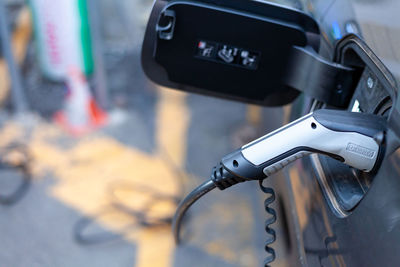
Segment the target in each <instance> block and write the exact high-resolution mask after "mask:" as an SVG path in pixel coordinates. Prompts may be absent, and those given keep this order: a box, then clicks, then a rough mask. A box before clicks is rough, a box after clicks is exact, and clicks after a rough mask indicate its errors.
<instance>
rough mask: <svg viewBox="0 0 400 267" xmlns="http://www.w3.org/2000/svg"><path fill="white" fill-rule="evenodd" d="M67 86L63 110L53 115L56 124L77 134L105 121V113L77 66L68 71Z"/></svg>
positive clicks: (98, 125)
mask: <svg viewBox="0 0 400 267" xmlns="http://www.w3.org/2000/svg"><path fill="white" fill-rule="evenodd" d="M67 88H68V93H67V96H66V99H65V103H64V107H63V110H61V111H59V112H57V113H56V114H55V115H54V121H55V122H56V123H57V124H59V125H60V126H61V127H62V128H64V129H65V130H66V131H67V132H69V133H70V134H72V135H75V136H78V135H82V134H85V133H88V132H90V131H92V130H94V129H96V128H98V127H100V126H102V125H104V124H105V123H106V121H107V114H106V113H105V112H104V111H103V110H102V109H101V108H100V107H99V106H98V105H97V103H96V101H95V100H94V98H93V96H92V94H91V92H90V88H89V84H88V82H87V80H86V78H85V76H84V75H83V73H82V72H81V71H80V70H79V69H78V68H71V69H70V70H69V71H68V79H67Z"/></svg>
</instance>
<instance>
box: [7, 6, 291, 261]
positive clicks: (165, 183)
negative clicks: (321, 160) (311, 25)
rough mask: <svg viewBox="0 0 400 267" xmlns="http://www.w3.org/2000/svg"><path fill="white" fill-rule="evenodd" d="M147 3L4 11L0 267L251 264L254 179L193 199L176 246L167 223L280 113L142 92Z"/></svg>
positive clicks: (258, 247)
mask: <svg viewBox="0 0 400 267" xmlns="http://www.w3.org/2000/svg"><path fill="white" fill-rule="evenodd" d="M152 2H153V1H152V0H134V1H132V0H118V1H113V0H86V1H85V0H73V1H71V0H57V1H54V0H31V1H27V2H26V1H22V0H7V1H0V3H1V9H0V24H1V29H2V31H1V35H0V40H1V46H0V47H1V53H0V106H1V110H0V157H1V164H0V236H1V242H0V266H138V267H139V266H259V265H261V263H262V260H263V258H264V256H265V255H264V253H265V252H264V250H263V244H264V239H265V235H264V230H263V225H264V219H265V216H266V215H265V211H264V210H263V200H264V198H265V197H264V195H263V193H262V192H261V191H260V190H259V189H258V184H257V183H246V184H243V185H241V186H238V187H237V188H233V189H232V190H229V192H222V193H221V192H218V193H216V192H215V193H211V194H209V196H208V197H207V198H204V199H202V200H201V201H199V203H197V204H196V205H195V206H194V207H193V208H192V210H191V211H190V213H189V214H188V217H187V219H186V220H185V223H184V226H183V232H182V233H183V240H184V242H183V244H182V245H181V246H180V247H179V248H176V247H175V244H174V242H173V238H172V234H171V225H170V221H171V218H172V216H173V213H174V211H175V209H176V206H177V203H178V201H179V200H180V199H181V197H182V196H183V195H185V194H187V193H188V192H189V191H191V190H192V189H193V188H194V187H195V186H197V185H198V184H200V183H202V182H203V181H205V180H208V179H209V175H210V173H211V169H212V167H213V166H214V165H215V164H217V163H218V162H219V160H220V159H221V157H222V156H224V155H226V154H227V153H229V152H231V151H232V150H234V149H235V148H237V147H238V146H241V145H243V144H245V143H247V142H248V141H250V140H252V139H254V138H256V137H258V136H260V135H263V134H265V133H266V132H267V131H269V130H272V129H274V128H276V127H279V126H280V125H281V121H282V119H283V117H284V116H285V115H284V112H283V110H282V109H281V108H276V109H274V108H270V109H265V108H259V107H254V106H248V105H244V104H240V103H234V102H229V101H224V100H220V99H214V98H208V97H204V96H198V95H188V94H184V93H181V92H177V91H173V90H170V89H164V88H159V87H157V86H156V85H155V84H153V83H151V82H150V81H149V80H148V79H147V78H146V77H145V76H144V73H143V72H142V69H141V66H140V52H141V43H142V39H143V34H144V31H145V27H146V23H147V19H148V16H149V14H150V11H151V6H152ZM269 118H273V120H271V119H269ZM267 122H268V123H267ZM277 231H279V229H277ZM278 234H279V233H278ZM278 246H279V245H278ZM280 256H283V255H280ZM278 264H279V261H278Z"/></svg>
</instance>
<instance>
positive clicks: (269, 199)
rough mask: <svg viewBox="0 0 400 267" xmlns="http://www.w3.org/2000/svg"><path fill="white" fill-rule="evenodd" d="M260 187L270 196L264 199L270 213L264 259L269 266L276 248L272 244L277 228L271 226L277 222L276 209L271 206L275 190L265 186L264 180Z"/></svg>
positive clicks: (266, 226)
mask: <svg viewBox="0 0 400 267" xmlns="http://www.w3.org/2000/svg"><path fill="white" fill-rule="evenodd" d="M259 185H260V189H261V191H263V192H264V193H266V194H269V195H270V196H269V197H267V198H266V199H265V200H264V208H265V211H266V212H267V214H268V215H270V216H269V217H268V218H267V220H266V221H265V232H267V234H268V238H267V240H266V241H265V244H264V249H265V251H266V252H267V253H268V256H267V257H266V258H265V259H264V266H265V267H268V266H270V265H269V264H270V263H271V262H273V261H274V260H275V257H276V255H275V250H274V249H273V248H272V247H271V244H272V243H274V242H275V240H276V233H275V230H274V229H272V228H271V226H270V225H271V224H273V223H275V222H276V211H275V210H274V209H273V208H271V207H270V205H271V204H272V203H273V202H274V201H275V191H274V189H272V188H270V187H265V186H263V180H260V181H259Z"/></svg>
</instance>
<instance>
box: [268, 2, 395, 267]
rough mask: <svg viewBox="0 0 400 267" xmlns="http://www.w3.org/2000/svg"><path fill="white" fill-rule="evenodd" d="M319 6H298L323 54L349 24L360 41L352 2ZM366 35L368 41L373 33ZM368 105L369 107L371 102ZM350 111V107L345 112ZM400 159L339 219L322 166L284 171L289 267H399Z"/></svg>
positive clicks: (301, 108) (280, 189)
mask: <svg viewBox="0 0 400 267" xmlns="http://www.w3.org/2000/svg"><path fill="white" fill-rule="evenodd" d="M321 2H323V1H304V2H302V3H303V6H304V7H305V8H308V11H309V12H310V13H311V14H312V15H313V16H314V18H316V19H317V21H318V22H319V23H320V26H321V31H322V32H323V36H324V44H323V46H322V47H323V51H321V53H322V54H324V55H325V56H326V57H331V58H332V57H333V54H334V49H333V47H334V46H335V43H336V41H337V40H338V39H340V38H341V37H342V35H343V34H346V33H347V32H346V27H348V23H349V22H351V23H352V25H353V27H352V28H353V29H355V30H356V31H358V34H360V36H362V35H361V30H362V24H361V25H360V24H358V22H357V18H356V16H355V11H354V10H353V5H352V3H351V2H349V1H332V3H331V4H330V5H327V4H326V3H325V5H324V4H321ZM326 2H328V1H326ZM360 2H361V1H360ZM354 25H356V26H354ZM369 27H371V26H369ZM376 27H377V26H376ZM338 29H339V30H338ZM347 30H348V29H347ZM339 33H340V34H339ZM369 34H370V35H371V32H369ZM363 39H364V40H365V41H366V43H367V44H370V43H371V41H370V39H365V38H363ZM381 41H382V42H385V41H387V40H384V39H382V40H381ZM376 43H379V42H377V41H376V40H375V43H374V45H375V47H376ZM374 52H375V53H377V54H378V55H379V54H383V55H385V54H386V55H387V51H383V52H382V51H374ZM384 59H385V58H384ZM389 60H390V58H389ZM392 60H396V58H392ZM389 70H391V69H390V68H389ZM365 88H366V86H365V85H364V86H360V88H359V90H366V89H365ZM374 89H375V88H374ZM361 94H364V93H363V92H361ZM369 101H372V102H373V101H374V99H370V100H369ZM376 101H378V100H376ZM394 101H395V100H394ZM312 104H313V102H312V100H311V99H308V98H307V97H302V98H299V99H298V100H297V101H296V102H295V103H294V104H293V106H292V108H291V110H292V112H291V120H293V119H296V118H298V117H300V116H302V115H304V114H306V113H307V112H309V111H310V109H311V107H312ZM351 108H352V107H351V106H349V109H351ZM388 145H389V146H390V147H388V149H389V150H390V149H391V150H393V149H394V148H395V147H394V145H393V144H388ZM399 156H400V150H397V151H395V152H394V153H392V154H390V155H387V157H385V159H384V160H383V163H382V165H381V167H380V169H379V171H378V172H377V173H376V174H374V175H373V176H372V177H371V180H370V184H369V185H368V187H367V188H365V192H362V194H363V197H362V198H361V199H360V200H359V202H357V204H356V205H355V206H354V208H353V209H352V210H350V212H349V213H348V214H345V215H343V216H340V215H338V214H337V213H336V212H335V210H334V208H332V205H331V203H330V201H329V199H327V196H326V193H325V192H324V191H325V188H324V187H327V186H329V185H326V184H325V185H324V184H322V183H321V177H320V176H321V175H322V176H324V175H327V169H326V167H327V166H326V165H324V160H322V164H321V163H318V159H317V157H311V158H306V159H303V160H301V161H298V162H296V163H294V164H293V165H292V166H291V167H290V168H288V169H287V170H286V171H285V175H286V178H285V181H284V182H283V181H278V180H276V182H275V186H276V188H277V193H278V194H280V195H281V198H280V199H281V201H280V203H279V205H280V206H283V207H284V209H283V210H282V209H280V211H281V212H280V213H281V214H278V216H281V218H282V217H283V218H284V220H285V221H286V222H285V224H287V225H288V227H287V229H288V230H287V235H288V237H286V238H287V239H288V240H289V242H286V244H287V246H286V253H287V254H288V257H287V258H286V259H287V261H286V263H287V265H288V266H296V265H301V266H397V265H399V264H400V253H398V252H399V251H400V242H399V240H400V194H399V191H400V165H399V164H400V158H399ZM316 161H317V165H318V164H319V166H317V168H318V167H319V168H320V169H319V171H318V170H317V169H316V166H315V165H316ZM356 177H357V175H356ZM340 178H341V177H340V175H337V176H336V177H335V176H333V177H331V178H330V179H340ZM282 213H284V214H282ZM278 238H280V237H278Z"/></svg>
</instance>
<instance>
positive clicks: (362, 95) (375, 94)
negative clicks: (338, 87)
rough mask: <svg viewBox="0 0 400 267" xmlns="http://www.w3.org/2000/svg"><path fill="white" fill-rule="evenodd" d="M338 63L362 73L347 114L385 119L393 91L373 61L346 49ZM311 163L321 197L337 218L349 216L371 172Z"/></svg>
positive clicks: (322, 160) (320, 159)
mask: <svg viewBox="0 0 400 267" xmlns="http://www.w3.org/2000/svg"><path fill="white" fill-rule="evenodd" d="M340 61H341V63H342V64H344V65H350V66H352V67H357V68H358V69H359V70H360V71H361V75H360V80H359V82H358V84H357V87H356V88H355V90H354V94H353V97H352V100H351V101H350V103H349V106H348V110H349V111H352V112H360V113H368V114H375V115H379V116H383V117H384V118H388V117H389V114H390V111H391V108H392V105H393V100H394V96H395V89H394V88H392V87H390V86H388V84H390V83H388V82H387V80H386V79H387V77H385V75H382V73H381V72H380V71H377V69H378V68H377V67H376V65H375V63H376V62H373V58H370V57H367V56H366V55H363V54H362V53H361V52H360V50H358V51H357V49H355V50H352V49H348V50H347V51H346V53H343V55H342V57H341V59H340ZM376 64H381V63H380V62H378V63H376ZM312 163H313V166H314V168H315V169H316V173H317V175H316V176H317V180H318V182H319V184H320V185H321V188H322V191H323V194H324V196H325V198H326V199H327V202H328V204H329V206H330V207H331V209H332V211H333V212H334V213H335V214H336V215H337V216H339V217H346V216H348V215H349V214H351V213H352V212H353V211H354V209H355V208H356V207H357V205H358V204H359V203H360V201H362V199H363V197H364V196H365V195H366V193H367V192H368V190H369V189H370V188H371V186H372V185H373V180H374V177H375V173H374V172H371V173H365V172H362V171H359V170H356V169H354V168H351V167H348V166H346V165H345V164H342V163H340V162H338V161H335V160H332V159H331V158H329V157H326V156H314V157H313V159H312Z"/></svg>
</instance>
